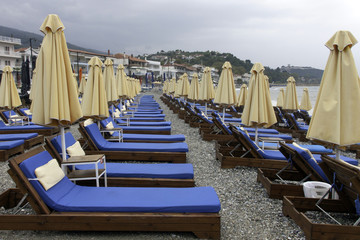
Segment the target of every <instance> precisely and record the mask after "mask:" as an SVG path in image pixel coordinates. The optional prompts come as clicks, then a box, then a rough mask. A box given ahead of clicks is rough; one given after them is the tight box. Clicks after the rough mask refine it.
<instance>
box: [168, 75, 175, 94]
mask: <svg viewBox="0 0 360 240" xmlns="http://www.w3.org/2000/svg"><path fill="white" fill-rule="evenodd" d="M175 88H176V79H175V78H172V79H171V80H170V83H169V89H168V93H169V94H174V92H175Z"/></svg>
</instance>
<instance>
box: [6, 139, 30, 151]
mask: <svg viewBox="0 0 360 240" xmlns="http://www.w3.org/2000/svg"><path fill="white" fill-rule="evenodd" d="M21 144H24V140H13V141H6V142H0V150H9V149H12V148H14V147H17V146H20V145H21Z"/></svg>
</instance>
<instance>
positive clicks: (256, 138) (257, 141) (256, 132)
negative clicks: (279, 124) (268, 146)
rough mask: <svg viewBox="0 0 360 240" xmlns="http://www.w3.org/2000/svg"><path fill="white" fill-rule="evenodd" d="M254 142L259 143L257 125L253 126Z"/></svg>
mask: <svg viewBox="0 0 360 240" xmlns="http://www.w3.org/2000/svg"><path fill="white" fill-rule="evenodd" d="M255 143H256V145H258V144H259V138H258V127H257V126H256V127H255Z"/></svg>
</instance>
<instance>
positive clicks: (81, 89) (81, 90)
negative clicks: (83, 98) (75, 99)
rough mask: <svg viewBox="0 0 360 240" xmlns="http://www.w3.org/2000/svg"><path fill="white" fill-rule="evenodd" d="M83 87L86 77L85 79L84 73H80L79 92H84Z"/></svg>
mask: <svg viewBox="0 0 360 240" xmlns="http://www.w3.org/2000/svg"><path fill="white" fill-rule="evenodd" d="M85 87H86V79H85V75H84V74H82V76H81V79H80V84H79V93H81V94H84V91H85Z"/></svg>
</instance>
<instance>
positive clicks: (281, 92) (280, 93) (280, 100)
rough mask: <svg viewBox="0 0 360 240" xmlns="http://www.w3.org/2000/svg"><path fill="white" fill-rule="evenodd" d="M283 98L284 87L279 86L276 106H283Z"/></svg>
mask: <svg viewBox="0 0 360 240" xmlns="http://www.w3.org/2000/svg"><path fill="white" fill-rule="evenodd" d="M284 98H285V94H284V89H283V88H281V89H280V92H279V95H278V97H277V101H276V106H277V107H281V108H282V107H284Z"/></svg>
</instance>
